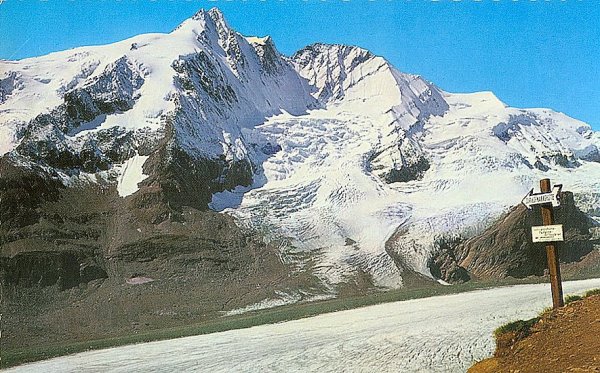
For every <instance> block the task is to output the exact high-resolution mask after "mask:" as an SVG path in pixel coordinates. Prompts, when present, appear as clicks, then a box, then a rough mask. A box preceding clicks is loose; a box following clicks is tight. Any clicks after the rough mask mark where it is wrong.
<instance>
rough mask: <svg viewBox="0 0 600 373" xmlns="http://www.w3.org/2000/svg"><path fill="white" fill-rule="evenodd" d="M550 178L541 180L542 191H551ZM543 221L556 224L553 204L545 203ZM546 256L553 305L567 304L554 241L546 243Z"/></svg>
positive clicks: (546, 223) (544, 223) (561, 305)
mask: <svg viewBox="0 0 600 373" xmlns="http://www.w3.org/2000/svg"><path fill="white" fill-rule="evenodd" d="M551 188H552V187H551V186H550V179H542V180H540V190H541V192H542V193H550V191H551ZM541 209H542V223H543V225H552V224H554V212H553V209H552V205H549V204H543V205H541ZM546 257H547V258H548V269H549V270H550V285H551V287H552V307H553V308H555V309H556V308H559V307H563V306H564V305H565V303H564V301H563V291H562V281H561V278H560V265H559V263H558V253H557V251H556V247H554V244H553V243H549V244H547V245H546Z"/></svg>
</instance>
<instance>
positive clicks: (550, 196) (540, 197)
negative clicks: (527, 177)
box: [521, 184, 562, 210]
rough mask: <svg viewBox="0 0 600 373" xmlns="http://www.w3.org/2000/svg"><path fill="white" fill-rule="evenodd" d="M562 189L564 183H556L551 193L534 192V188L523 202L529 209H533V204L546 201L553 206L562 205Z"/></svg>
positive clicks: (541, 203) (540, 203)
mask: <svg viewBox="0 0 600 373" xmlns="http://www.w3.org/2000/svg"><path fill="white" fill-rule="evenodd" d="M561 189H562V184H557V185H555V186H554V188H552V191H551V192H549V193H533V189H531V190H530V191H529V193H527V195H526V196H525V197H524V198H523V200H522V201H521V203H522V204H524V205H525V207H527V208H528V209H529V210H531V206H533V205H543V204H545V203H551V204H552V206H553V207H556V206H560V191H561Z"/></svg>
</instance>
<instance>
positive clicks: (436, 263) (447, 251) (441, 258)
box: [427, 237, 471, 284]
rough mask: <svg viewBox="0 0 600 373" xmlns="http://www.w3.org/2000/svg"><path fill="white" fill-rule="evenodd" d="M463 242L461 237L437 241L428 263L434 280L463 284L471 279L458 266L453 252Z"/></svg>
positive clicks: (444, 238)
mask: <svg viewBox="0 0 600 373" xmlns="http://www.w3.org/2000/svg"><path fill="white" fill-rule="evenodd" d="M462 241H463V239H462V238H461V237H438V238H437V239H436V240H435V243H434V245H435V248H434V254H433V256H432V257H431V258H430V259H429V262H428V263H427V266H428V267H429V269H430V271H431V275H432V276H433V277H434V278H437V279H442V280H444V281H446V282H448V283H451V284H456V283H463V282H467V281H469V280H470V279H471V276H469V273H468V272H467V270H466V269H465V268H464V267H461V266H460V265H458V263H457V259H456V256H455V253H454V250H453V249H454V247H456V246H457V245H459V244H460V243H461V242H462Z"/></svg>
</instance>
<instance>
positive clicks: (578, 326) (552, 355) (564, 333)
mask: <svg viewBox="0 0 600 373" xmlns="http://www.w3.org/2000/svg"><path fill="white" fill-rule="evenodd" d="M599 320H600V296H598V295H596V296H590V297H587V298H585V299H583V300H579V301H576V302H573V303H571V304H568V305H567V306H566V307H564V308H561V309H558V310H555V311H551V312H547V313H545V314H544V315H542V317H541V319H540V320H538V321H537V322H536V323H535V324H534V325H533V327H532V328H531V330H530V331H529V333H531V335H529V336H527V337H525V338H523V337H521V338H518V336H517V333H514V332H509V333H506V334H504V335H501V336H499V339H498V340H497V343H498V346H497V349H496V353H495V354H494V357H493V358H490V359H486V360H483V361H481V362H479V363H477V364H475V365H474V366H473V367H471V368H470V369H469V373H484V372H506V373H508V372H550V371H552V372H597V371H599V370H600V357H599V356H598V348H599V347H600V346H599V344H598V333H600V321H599Z"/></svg>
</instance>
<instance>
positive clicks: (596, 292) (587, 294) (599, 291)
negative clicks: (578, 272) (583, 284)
mask: <svg viewBox="0 0 600 373" xmlns="http://www.w3.org/2000/svg"><path fill="white" fill-rule="evenodd" d="M592 295H600V288H599V289H592V290H588V291H586V292H585V294H584V295H583V296H584V297H585V298H587V297H591V296H592Z"/></svg>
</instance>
